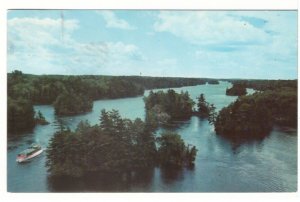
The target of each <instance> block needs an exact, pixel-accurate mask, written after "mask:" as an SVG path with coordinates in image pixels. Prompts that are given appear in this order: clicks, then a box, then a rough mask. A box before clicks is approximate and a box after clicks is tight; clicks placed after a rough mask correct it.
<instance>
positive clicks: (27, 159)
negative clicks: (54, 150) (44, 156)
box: [16, 149, 44, 163]
mask: <svg viewBox="0 0 300 202" xmlns="http://www.w3.org/2000/svg"><path fill="white" fill-rule="evenodd" d="M43 151H44V150H43V149H41V150H39V151H37V152H35V153H33V154H31V155H29V156H27V157H25V158H17V160H16V161H17V162H18V163H22V162H26V161H29V160H30V159H32V158H34V157H36V156H38V155H40V154H41V153H43Z"/></svg>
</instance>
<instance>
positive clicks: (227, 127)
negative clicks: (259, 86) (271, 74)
mask: <svg viewBox="0 0 300 202" xmlns="http://www.w3.org/2000/svg"><path fill="white" fill-rule="evenodd" d="M274 124H277V125H283V126H292V127H296V126H297V91H296V90H295V89H294V88H280V89H277V90H273V91H264V92H257V93H254V94H253V95H248V96H242V97H240V98H238V99H237V100H236V101H235V102H234V103H232V104H231V105H229V106H228V107H225V108H223V109H222V110H221V111H220V112H219V115H218V117H217V119H216V122H215V130H216V132H217V133H218V134H221V135H225V136H228V137H233V138H252V137H263V136H265V135H267V134H268V133H269V132H270V131H271V129H272V126H273V125H274Z"/></svg>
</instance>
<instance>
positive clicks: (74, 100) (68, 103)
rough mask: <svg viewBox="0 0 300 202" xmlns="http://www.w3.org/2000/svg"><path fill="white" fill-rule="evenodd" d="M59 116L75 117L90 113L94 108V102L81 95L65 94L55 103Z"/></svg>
mask: <svg viewBox="0 0 300 202" xmlns="http://www.w3.org/2000/svg"><path fill="white" fill-rule="evenodd" d="M53 106H54V109H55V113H56V114H57V115H75V114H80V113H84V112H89V111H91V110H92V108H93V101H92V100H91V99H90V98H87V97H85V96H83V95H81V94H79V95H78V94H75V93H74V92H72V91H71V92H63V93H62V94H61V95H59V96H58V97H57V98H56V100H55V102H54V103H53Z"/></svg>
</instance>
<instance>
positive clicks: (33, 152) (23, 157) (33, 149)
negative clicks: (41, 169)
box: [16, 144, 44, 163]
mask: <svg viewBox="0 0 300 202" xmlns="http://www.w3.org/2000/svg"><path fill="white" fill-rule="evenodd" d="M43 151H44V150H43V149H42V147H41V146H40V145H38V144H32V145H31V146H30V147H29V148H28V149H25V150H24V151H22V152H21V153H19V154H18V156H17V160H16V161H17V162H18V163H22V162H25V161H28V160H30V159H32V158H34V157H36V156H38V155H40V154H41V153H42V152H43Z"/></svg>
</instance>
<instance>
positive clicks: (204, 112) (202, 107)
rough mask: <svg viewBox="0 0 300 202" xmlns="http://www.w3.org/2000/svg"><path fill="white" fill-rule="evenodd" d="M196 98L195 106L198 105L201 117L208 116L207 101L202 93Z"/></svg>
mask: <svg viewBox="0 0 300 202" xmlns="http://www.w3.org/2000/svg"><path fill="white" fill-rule="evenodd" d="M197 99H198V103H197V107H198V114H199V116H200V117H202V118H207V117H209V104H208V102H206V100H205V97H204V94H203V93H201V94H200V96H199V97H198V98H197Z"/></svg>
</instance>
